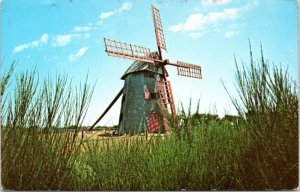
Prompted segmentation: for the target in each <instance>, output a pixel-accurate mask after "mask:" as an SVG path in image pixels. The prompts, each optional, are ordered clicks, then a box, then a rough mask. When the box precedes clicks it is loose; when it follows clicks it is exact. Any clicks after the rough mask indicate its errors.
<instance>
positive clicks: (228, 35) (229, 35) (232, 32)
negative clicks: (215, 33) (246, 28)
mask: <svg viewBox="0 0 300 192" xmlns="http://www.w3.org/2000/svg"><path fill="white" fill-rule="evenodd" d="M238 34H239V32H238V31H226V32H225V34H224V36H225V37H226V38H231V37H234V36H236V35H238Z"/></svg>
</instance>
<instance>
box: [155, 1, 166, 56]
mask: <svg viewBox="0 0 300 192" xmlns="http://www.w3.org/2000/svg"><path fill="white" fill-rule="evenodd" d="M152 16H153V22H154V30H155V36H156V42H157V46H158V48H159V49H160V48H161V49H164V50H167V47H166V41H165V36H164V31H163V27H162V23H161V19H160V14H159V10H158V9H156V8H155V7H154V5H152ZM159 52H160V50H159Z"/></svg>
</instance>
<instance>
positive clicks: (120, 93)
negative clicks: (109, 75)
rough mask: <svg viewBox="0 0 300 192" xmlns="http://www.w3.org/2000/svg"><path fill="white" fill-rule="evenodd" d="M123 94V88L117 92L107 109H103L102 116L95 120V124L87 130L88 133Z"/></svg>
mask: <svg viewBox="0 0 300 192" xmlns="http://www.w3.org/2000/svg"><path fill="white" fill-rule="evenodd" d="M122 94H123V88H122V89H121V90H120V91H119V93H118V94H117V96H116V97H115V98H114V100H113V101H112V102H111V103H110V104H109V105H108V107H107V108H106V109H105V111H104V112H103V113H102V115H101V116H100V117H99V118H98V119H97V120H96V122H95V123H94V124H93V125H92V126H91V127H89V128H88V131H91V130H92V129H93V128H94V127H95V126H96V125H97V123H99V121H100V120H101V119H102V118H103V117H104V115H105V114H106V113H107V112H108V111H109V110H110V108H111V107H112V106H113V105H114V104H115V102H116V101H117V100H118V99H119V97H120V96H121V95H122Z"/></svg>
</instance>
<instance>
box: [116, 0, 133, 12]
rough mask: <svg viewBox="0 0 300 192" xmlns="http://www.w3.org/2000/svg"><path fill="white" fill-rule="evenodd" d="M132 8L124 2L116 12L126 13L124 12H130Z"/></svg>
mask: <svg viewBox="0 0 300 192" xmlns="http://www.w3.org/2000/svg"><path fill="white" fill-rule="evenodd" d="M131 7H132V4H131V3H129V2H125V3H123V4H122V6H121V7H120V8H119V9H118V12H119V13H121V12H123V11H126V10H130V9H131Z"/></svg>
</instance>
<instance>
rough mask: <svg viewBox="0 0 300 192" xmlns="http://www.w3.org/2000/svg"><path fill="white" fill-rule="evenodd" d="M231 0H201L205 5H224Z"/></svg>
mask: <svg viewBox="0 0 300 192" xmlns="http://www.w3.org/2000/svg"><path fill="white" fill-rule="evenodd" d="M230 2H231V0H201V4H202V5H203V6H208V5H223V4H227V3H230Z"/></svg>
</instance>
